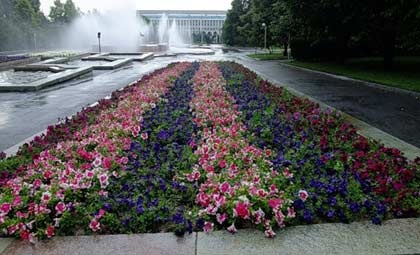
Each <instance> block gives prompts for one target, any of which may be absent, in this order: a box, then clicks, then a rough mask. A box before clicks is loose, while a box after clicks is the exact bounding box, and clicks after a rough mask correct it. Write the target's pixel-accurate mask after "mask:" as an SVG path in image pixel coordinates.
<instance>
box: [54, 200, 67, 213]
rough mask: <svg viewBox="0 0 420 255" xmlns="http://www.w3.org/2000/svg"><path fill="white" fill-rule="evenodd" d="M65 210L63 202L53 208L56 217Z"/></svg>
mask: <svg viewBox="0 0 420 255" xmlns="http://www.w3.org/2000/svg"><path fill="white" fill-rule="evenodd" d="M65 210H66V204H65V203H63V202H59V203H57V205H56V206H55V211H56V212H57V214H58V215H59V214H63V213H64V211H65Z"/></svg>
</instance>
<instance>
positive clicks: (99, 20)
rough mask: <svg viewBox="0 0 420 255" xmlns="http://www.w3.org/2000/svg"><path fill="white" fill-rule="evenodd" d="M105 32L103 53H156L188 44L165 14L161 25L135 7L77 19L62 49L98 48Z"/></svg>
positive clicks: (61, 43)
mask: <svg viewBox="0 0 420 255" xmlns="http://www.w3.org/2000/svg"><path fill="white" fill-rule="evenodd" d="M99 31H100V32H101V34H102V38H101V42H102V51H103V52H145V51H147V52H150V51H153V52H156V51H159V52H161V51H168V50H169V49H170V47H186V46H187V44H186V43H185V41H186V40H185V39H184V38H183V36H181V34H180V32H179V29H178V26H177V24H176V22H175V21H174V20H172V21H171V20H169V18H168V16H167V15H166V14H163V15H162V17H161V19H160V22H159V25H158V26H157V27H156V26H154V25H153V24H152V23H148V22H146V21H145V20H144V19H143V18H141V17H138V16H137V15H136V12H134V11H133V9H131V8H125V9H119V10H118V9H117V10H112V11H109V12H106V13H105V14H103V15H102V14H98V13H93V14H87V15H83V16H81V17H79V18H77V19H76V20H75V21H74V22H73V23H72V24H71V25H70V27H69V28H67V29H66V30H65V31H63V36H62V40H61V42H60V43H59V44H60V45H61V47H62V48H72V49H74V48H76V49H84V50H87V49H89V51H92V50H93V51H95V52H96V51H97V49H98V46H97V37H96V35H97V32H99Z"/></svg>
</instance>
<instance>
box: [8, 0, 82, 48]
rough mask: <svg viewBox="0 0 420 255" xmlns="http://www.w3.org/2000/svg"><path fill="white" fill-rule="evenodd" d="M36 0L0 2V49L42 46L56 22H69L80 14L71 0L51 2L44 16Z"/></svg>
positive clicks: (46, 41) (55, 26)
mask: <svg viewBox="0 0 420 255" xmlns="http://www.w3.org/2000/svg"><path fill="white" fill-rule="evenodd" d="M40 6H41V4H40V1H39V0H1V1H0V51H9V50H20V49H34V48H40V47H44V46H46V44H47V43H48V42H49V41H50V37H51V33H52V32H53V30H54V29H56V28H57V25H58V26H59V25H63V24H65V23H70V22H71V21H72V20H74V19H75V18H76V17H77V16H78V15H79V13H80V11H79V9H78V8H77V7H76V6H75V4H74V3H73V1H72V0H66V2H65V3H61V2H60V1H59V0H56V1H55V2H54V6H53V7H52V8H51V13H50V14H49V17H50V19H47V17H45V15H44V14H43V13H42V12H41V10H40Z"/></svg>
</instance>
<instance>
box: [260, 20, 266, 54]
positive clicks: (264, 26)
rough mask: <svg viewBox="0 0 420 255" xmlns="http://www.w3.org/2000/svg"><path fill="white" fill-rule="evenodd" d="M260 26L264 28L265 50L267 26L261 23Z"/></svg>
mask: <svg viewBox="0 0 420 255" xmlns="http://www.w3.org/2000/svg"><path fill="white" fill-rule="evenodd" d="M261 26H262V27H263V28H264V49H267V25H266V24H265V23H262V24H261Z"/></svg>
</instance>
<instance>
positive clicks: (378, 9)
mask: <svg viewBox="0 0 420 255" xmlns="http://www.w3.org/2000/svg"><path fill="white" fill-rule="evenodd" d="M364 17H365V22H366V26H365V30H367V32H368V33H369V35H370V36H371V37H372V38H374V40H375V42H376V44H377V45H378V46H379V47H380V48H381V52H382V55H383V58H384V68H385V69H386V70H390V69H392V67H393V62H394V57H395V54H396V47H397V45H399V46H404V45H405V46H408V45H409V44H410V42H408V41H410V40H411V47H416V46H415V45H419V40H420V5H419V3H418V1H417V0H403V1H402V0H401V1H393V0H382V1H378V0H370V1H367V3H366V4H365V12H364ZM413 42H414V44H413ZM407 43H408V44H407Z"/></svg>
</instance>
